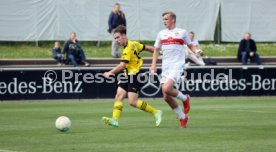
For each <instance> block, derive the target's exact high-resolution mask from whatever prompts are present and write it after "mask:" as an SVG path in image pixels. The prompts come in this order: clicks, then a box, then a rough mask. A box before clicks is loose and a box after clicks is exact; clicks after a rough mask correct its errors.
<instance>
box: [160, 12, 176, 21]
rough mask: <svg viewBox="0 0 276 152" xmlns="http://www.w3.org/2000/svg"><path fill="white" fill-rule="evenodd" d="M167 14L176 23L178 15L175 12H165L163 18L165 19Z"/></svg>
mask: <svg viewBox="0 0 276 152" xmlns="http://www.w3.org/2000/svg"><path fill="white" fill-rule="evenodd" d="M167 14H169V15H170V17H171V18H172V19H174V21H175V22H176V15H175V13H174V12H171V11H167V12H164V13H163V14H162V17H164V16H165V15H167Z"/></svg>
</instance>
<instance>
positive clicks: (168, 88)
mask: <svg viewBox="0 0 276 152" xmlns="http://www.w3.org/2000/svg"><path fill="white" fill-rule="evenodd" d="M162 90H163V93H164V94H169V93H170V91H171V90H172V88H170V87H169V86H163V87H162Z"/></svg>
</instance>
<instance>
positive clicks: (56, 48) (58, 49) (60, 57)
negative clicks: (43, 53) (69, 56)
mask: <svg viewBox="0 0 276 152" xmlns="http://www.w3.org/2000/svg"><path fill="white" fill-rule="evenodd" d="M53 58H54V59H55V60H56V61H57V65H58V66H61V65H62V64H63V55H62V52H61V47H60V43H59V42H55V45H54V48H53Z"/></svg>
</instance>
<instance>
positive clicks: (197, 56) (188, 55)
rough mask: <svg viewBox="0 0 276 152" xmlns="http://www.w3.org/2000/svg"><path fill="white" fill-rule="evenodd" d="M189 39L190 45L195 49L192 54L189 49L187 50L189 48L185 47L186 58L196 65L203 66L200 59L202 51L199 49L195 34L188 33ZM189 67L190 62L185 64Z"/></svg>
mask: <svg viewBox="0 0 276 152" xmlns="http://www.w3.org/2000/svg"><path fill="white" fill-rule="evenodd" d="M189 38H190V40H191V43H192V45H193V46H194V48H195V52H193V51H192V50H191V49H189V47H187V46H186V45H185V53H186V58H188V59H190V60H192V61H193V62H194V63H195V64H196V65H199V66H205V63H204V60H203V59H202V56H203V50H202V49H201V48H200V47H199V43H198V40H197V39H195V33H194V32H189ZM189 65H190V62H188V63H187V64H186V66H189Z"/></svg>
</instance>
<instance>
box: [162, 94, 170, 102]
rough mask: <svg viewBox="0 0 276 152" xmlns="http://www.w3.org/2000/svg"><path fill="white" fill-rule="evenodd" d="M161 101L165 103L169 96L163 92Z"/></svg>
mask: <svg viewBox="0 0 276 152" xmlns="http://www.w3.org/2000/svg"><path fill="white" fill-rule="evenodd" d="M163 99H164V100H165V101H168V100H169V99H170V96H169V95H168V94H167V93H165V92H163Z"/></svg>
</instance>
